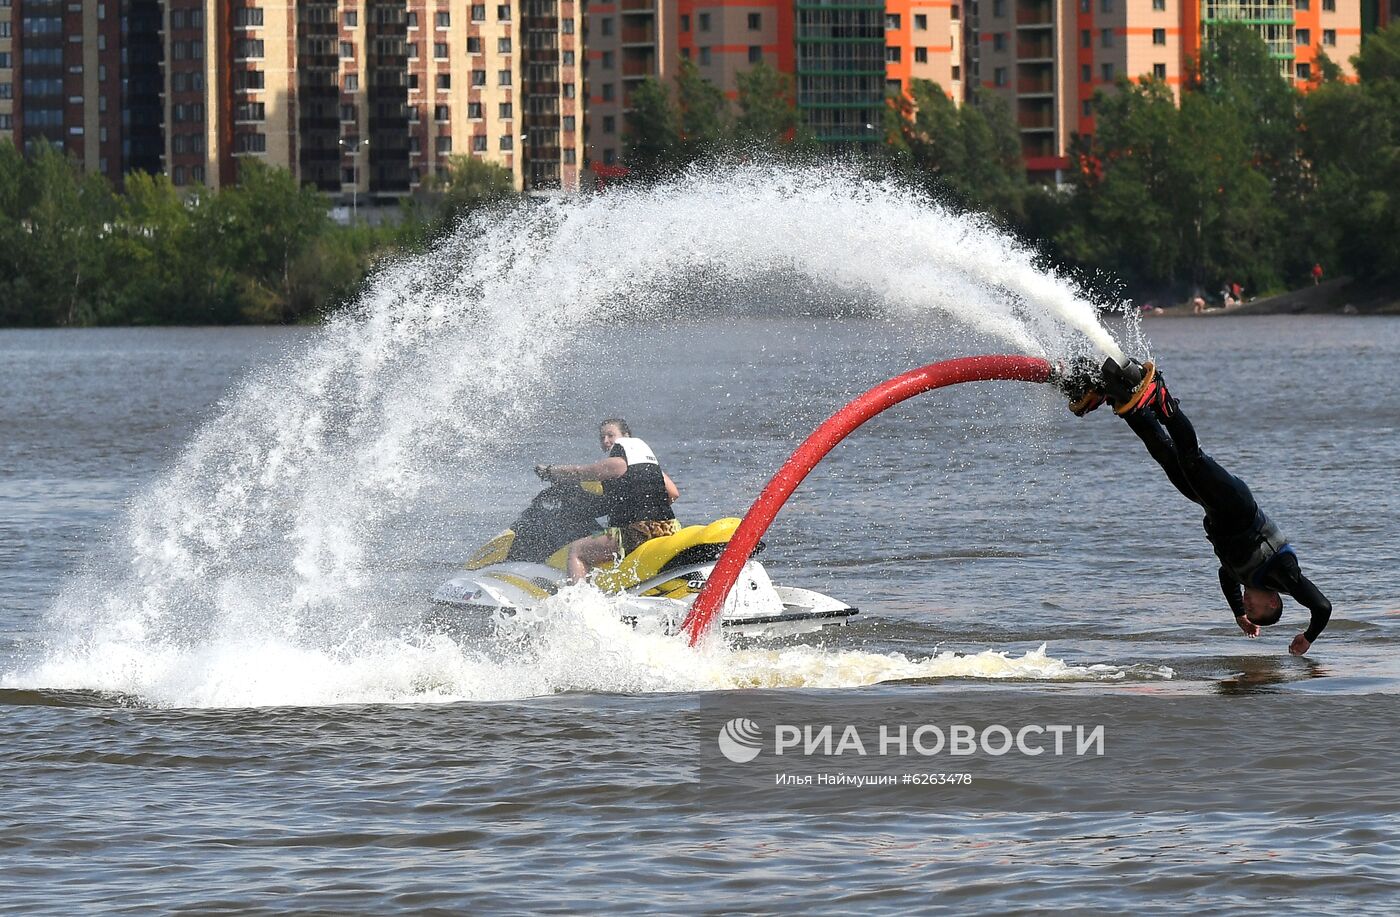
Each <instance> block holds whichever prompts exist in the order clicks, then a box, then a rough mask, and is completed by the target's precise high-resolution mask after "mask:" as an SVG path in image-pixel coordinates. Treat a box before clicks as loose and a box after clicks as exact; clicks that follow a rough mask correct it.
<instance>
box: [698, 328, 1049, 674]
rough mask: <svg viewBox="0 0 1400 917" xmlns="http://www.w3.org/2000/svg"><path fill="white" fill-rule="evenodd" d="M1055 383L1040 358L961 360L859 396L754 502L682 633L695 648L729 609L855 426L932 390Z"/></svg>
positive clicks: (822, 428)
mask: <svg viewBox="0 0 1400 917" xmlns="http://www.w3.org/2000/svg"><path fill="white" fill-rule="evenodd" d="M1049 378H1050V364H1049V363H1047V362H1046V361H1044V360H1042V359H1040V358H1039V357H1010V356H980V357H962V358H960V359H957V360H944V361H943V362H941V363H931V364H929V365H928V366H921V367H919V368H918V369H914V370H910V371H909V372H907V373H904V374H903V375H899V376H895V377H894V378H893V379H889V380H887V381H885V382H882V383H880V384H879V385H877V386H875V387H874V388H872V389H871V390H870V391H868V392H866V393H865V394H863V395H861V396H859V397H858V398H856V399H855V400H854V401H852V402H851V403H850V404H848V405H846V406H845V407H843V408H842V409H841V410H839V411H837V412H836V413H835V414H832V415H831V416H830V417H828V418H827V419H826V421H825V422H823V423H822V425H821V426H819V427H817V428H816V429H815V430H813V431H812V435H811V436H808V437H807V439H806V440H805V441H803V443H802V445H800V446H798V447H797V450H796V451H795V452H793V453H792V457H791V458H789V459H788V460H787V462H785V463H784V464H783V467H782V468H779V469H778V473H777V474H775V475H773V478H772V480H770V481H769V482H768V485H767V486H766V487H764V488H763V492H762V493H760V494H759V495H758V499H757V500H755V501H753V506H751V507H749V511H748V513H747V514H746V515H745V516H744V521H743V522H742V523H740V525H739V528H738V529H737V530H735V532H734V537H733V538H731V539H729V544H728V546H727V547H725V549H724V553H723V554H721V555H720V556H719V560H718V561H717V562H716V563H715V569H714V572H712V573H711V574H710V577H709V579H708V580H707V581H706V582H705V585H704V587H702V588H701V590H700V594H699V595H698V596H696V597H695V603H694V604H693V605H691V606H690V613H689V614H687V615H686V616H685V623H684V624H682V625H681V627H682V629H684V630H685V632H686V633H687V634H688V635H689V637H690V645H691V646H694V645H695V644H696V643H697V642H699V640H700V637H701V635H703V634H704V633H705V630H706V628H708V627H709V625H710V622H711V620H712V619H714V618H715V617H716V616H717V615H718V614H719V610H720V608H722V607H723V606H724V600H725V598H726V597H727V596H728V595H729V589H730V587H732V586H733V585H734V580H735V579H736V578H737V577H738V576H739V571H740V570H742V569H743V568H744V564H745V563H746V562H747V561H748V559H749V555H751V554H752V553H753V549H754V547H755V546H757V544H758V539H759V538H761V537H763V533H764V532H766V531H768V526H769V525H770V524H771V523H772V522H773V517H774V516H776V515H777V514H778V510H780V509H782V507H783V504H784V503H786V502H787V498H788V497H790V496H792V492H793V491H795V490H796V489H797V485H799V484H801V483H802V480H803V478H805V477H807V473H808V472H810V471H811V470H812V469H813V468H815V467H816V466H817V463H818V462H820V461H821V460H822V459H823V458H825V457H826V454H827V453H828V452H830V451H831V450H832V448H833V447H834V446H835V445H836V444H837V443H839V442H841V440H843V439H845V438H846V437H847V436H848V435H849V434H850V433H851V432H852V431H853V430H855V429H856V427H859V426H860V425H861V424H863V423H865V422H866V421H867V420H869V419H870V418H872V417H874V416H875V415H876V414H879V413H880V412H881V411H884V410H886V409H888V408H891V407H894V406H895V405H896V404H899V403H900V402H901V401H904V400H906V399H908V398H912V397H914V396H915V395H918V394H921V393H923V392H927V391H929V390H930V389H935V388H942V387H943V386H945V385H958V384H960V383H963V382H982V381H987V380H992V379H1008V380H1014V381H1018V382H1045V381H1046V380H1047V379H1049Z"/></svg>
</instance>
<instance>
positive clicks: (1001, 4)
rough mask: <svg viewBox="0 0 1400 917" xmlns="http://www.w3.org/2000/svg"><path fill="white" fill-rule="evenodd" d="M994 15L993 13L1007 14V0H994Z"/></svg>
mask: <svg viewBox="0 0 1400 917" xmlns="http://www.w3.org/2000/svg"><path fill="white" fill-rule="evenodd" d="M992 15H993V16H1005V15H1006V0H992Z"/></svg>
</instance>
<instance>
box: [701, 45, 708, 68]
mask: <svg viewBox="0 0 1400 917" xmlns="http://www.w3.org/2000/svg"><path fill="white" fill-rule="evenodd" d="M700 66H702V67H708V66H710V49H709V48H701V49H700Z"/></svg>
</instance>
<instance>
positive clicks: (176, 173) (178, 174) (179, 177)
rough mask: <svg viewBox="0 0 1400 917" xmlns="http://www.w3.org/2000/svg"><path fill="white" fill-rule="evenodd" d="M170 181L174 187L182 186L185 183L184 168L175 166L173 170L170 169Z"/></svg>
mask: <svg viewBox="0 0 1400 917" xmlns="http://www.w3.org/2000/svg"><path fill="white" fill-rule="evenodd" d="M170 181H171V182H172V183H173V184H176V185H183V184H184V183H185V167H184V166H176V167H175V168H174V169H171V170H170Z"/></svg>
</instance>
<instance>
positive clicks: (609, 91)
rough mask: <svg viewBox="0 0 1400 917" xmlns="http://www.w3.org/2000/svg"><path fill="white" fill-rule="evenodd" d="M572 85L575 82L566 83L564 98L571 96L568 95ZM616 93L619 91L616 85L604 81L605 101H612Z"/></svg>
mask: <svg viewBox="0 0 1400 917" xmlns="http://www.w3.org/2000/svg"><path fill="white" fill-rule="evenodd" d="M572 85H574V84H573V83H565V84H564V98H566V99H567V98H568V97H569V95H568V89H569V87H570V86H572ZM616 93H617V90H616V88H614V86H613V84H612V83H604V84H603V101H604V102H611V101H612V100H613V98H614V97H615V96H616Z"/></svg>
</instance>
